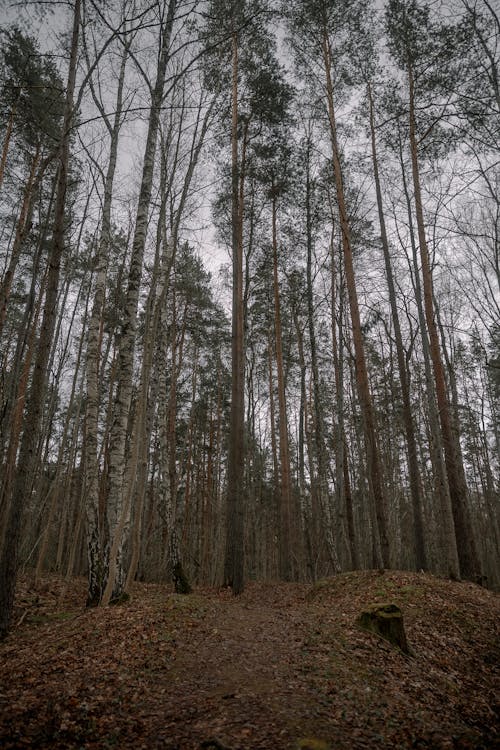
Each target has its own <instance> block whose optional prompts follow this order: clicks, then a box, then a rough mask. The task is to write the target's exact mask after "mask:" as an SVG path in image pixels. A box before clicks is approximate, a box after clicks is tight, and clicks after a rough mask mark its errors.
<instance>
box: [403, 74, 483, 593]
mask: <svg viewBox="0 0 500 750" xmlns="http://www.w3.org/2000/svg"><path fill="white" fill-rule="evenodd" d="M408 83H409V96H410V122H409V130H410V149H411V164H412V175H413V189H414V199H415V214H416V218H417V232H418V241H419V246H420V260H421V263H422V279H423V287H424V310H425V319H426V323H427V330H428V332H429V342H430V354H431V359H432V366H433V370H434V380H435V383H436V397H437V402H438V409H439V419H440V423H441V433H442V437H443V447H444V457H445V464H446V473H447V476H448V485H449V488H450V499H451V507H452V510H453V518H454V521H455V533H456V538H457V551H458V558H459V562H460V573H461V575H463V576H464V577H465V578H469V579H472V580H474V579H476V578H477V577H478V575H479V574H480V570H479V561H478V559H477V552H476V549H475V545H474V540H473V538H472V535H471V529H470V528H469V525H468V523H467V487H466V486H465V484H464V482H463V476H464V472H463V466H462V467H461V468H460V467H459V466H458V463H457V456H456V453H455V449H454V441H453V431H452V425H451V417H450V407H449V404H448V396H447V389H446V381H445V377H444V369H443V363H442V359H441V351H440V348H439V338H438V333H437V326H436V322H435V320H434V305H433V283H432V271H431V265H430V259H429V250H428V247H427V239H426V236H425V222H424V212H423V207H422V192H421V188H420V171H419V163H418V145H417V135H416V120H415V95H414V81H413V71H412V67H411V65H409V66H408Z"/></svg>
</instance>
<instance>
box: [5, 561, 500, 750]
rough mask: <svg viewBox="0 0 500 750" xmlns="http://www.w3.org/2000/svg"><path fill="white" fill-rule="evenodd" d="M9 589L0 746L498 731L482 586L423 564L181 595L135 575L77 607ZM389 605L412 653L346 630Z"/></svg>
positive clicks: (76, 601)
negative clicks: (116, 600)
mask: <svg viewBox="0 0 500 750" xmlns="http://www.w3.org/2000/svg"><path fill="white" fill-rule="evenodd" d="M45 584H46V585H45V587H44V593H42V594H35V592H33V591H30V590H29V588H28V587H27V585H26V584H25V585H24V586H22V585H21V586H20V592H19V597H18V611H17V621H18V623H19V625H18V627H17V628H16V629H14V631H13V633H12V634H11V635H10V636H9V638H8V639H7V640H6V641H5V642H4V643H3V644H0V670H1V682H0V745H1V746H2V747H3V748H21V747H40V748H42V747H46V748H49V747H50V748H69V747H85V748H107V747H117V748H141V747H143V748H164V749H165V750H190V749H191V748H193V749H194V748H201V747H205V748H212V749H213V750H221V749H222V748H224V749H226V748H231V749H232V750H237V749H238V748H245V749H250V748H252V749H257V748H262V750H265V749H266V748H269V750H271V749H272V750H281V749H283V750H286V749H287V748H302V750H306V749H307V748H310V749H311V750H327V749H329V750H333V749H334V748H335V750H343V749H344V748H345V750H347V749H348V748H349V749H351V748H407V747H415V748H443V749H444V748H463V749H465V748H487V747H493V746H495V744H496V743H498V742H499V735H498V733H497V730H498V703H496V701H498V694H499V687H500V683H499V662H500V660H499V651H498V643H499V639H498V635H499V633H498V622H499V619H500V618H499V614H500V607H499V600H498V597H497V596H496V595H495V594H493V593H491V592H488V591H486V590H484V589H481V588H479V587H478V586H475V585H473V584H468V583H453V582H450V581H444V580H440V579H438V578H434V577H432V576H429V575H424V574H411V573H398V572H393V571H390V572H386V573H385V574H379V573H377V572H373V571H367V572H357V573H346V574H343V575H340V576H337V577H335V578H332V579H328V580H326V581H322V582H320V583H319V584H317V585H315V586H307V585H302V584H249V585H248V587H247V590H246V591H245V593H244V594H243V595H242V596H241V597H238V598H233V597H231V596H230V595H229V593H228V592H217V591H216V590H214V589H210V590H208V589H203V590H198V591H197V592H196V593H195V594H193V595H191V596H189V597H180V596H176V595H174V594H172V593H169V592H168V591H167V590H166V589H165V587H161V586H153V585H145V584H143V585H139V584H138V585H137V586H136V588H135V590H134V592H133V597H132V599H131V601H130V602H128V603H127V604H125V605H122V606H120V607H112V608H108V609H97V610H88V611H86V610H84V609H83V606H82V603H83V601H84V599H85V583H84V582H83V581H79V582H76V583H75V584H74V587H73V588H72V590H71V591H70V592H69V596H68V597H67V598H66V599H65V601H64V602H63V604H62V607H63V608H65V609H63V610H61V609H57V608H56V601H57V596H58V594H59V589H60V583H59V582H58V581H57V579H54V578H52V579H47V581H46V582H45ZM388 601H391V602H394V603H396V604H398V605H399V606H400V607H401V608H402V610H403V614H404V619H405V625H406V632H407V636H408V641H409V644H410V647H411V648H412V650H413V652H414V657H413V658H410V657H406V656H404V655H403V654H401V653H400V652H398V651H397V650H396V649H394V648H393V647H391V646H390V645H389V644H388V643H387V642H385V641H384V640H382V639H380V638H378V637H377V636H375V635H372V634H370V633H367V632H364V631H362V630H360V629H359V628H358V627H357V626H356V624H355V621H356V617H357V615H358V614H359V612H360V611H361V609H362V608H363V607H364V606H365V605H367V604H370V603H375V602H388Z"/></svg>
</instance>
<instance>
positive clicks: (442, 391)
mask: <svg viewBox="0 0 500 750" xmlns="http://www.w3.org/2000/svg"><path fill="white" fill-rule="evenodd" d="M386 22H387V33H388V39H389V45H390V49H391V52H392V54H393V56H394V58H395V59H396V61H397V62H398V63H399V65H400V66H401V67H402V68H403V69H404V70H405V72H406V76H407V84H408V134H409V143H410V153H411V165H412V178H413V191H414V201H415V216H416V221H417V233H418V242H419V247H420V260H421V263H422V281H423V292H424V309H425V318H426V325H427V330H428V334H429V341H430V353H431V359H432V365H433V371H434V379H435V385H436V396H437V402H438V408H439V418H440V424H441V431H442V437H443V446H444V454H445V462H446V472H447V476H448V484H449V488H450V498H451V503H452V509H453V517H454V522H455V532H456V535H457V550H458V555H459V560H460V571H461V574H462V575H463V576H465V577H466V578H476V577H477V576H478V575H479V570H478V559H477V552H476V549H475V542H474V538H473V533H472V529H471V528H470V524H469V521H468V507H467V485H466V482H465V474H464V469H463V464H462V463H461V461H460V460H459V457H458V455H457V450H456V446H455V445H454V436H453V427H452V421H451V415H450V407H449V402H448V394H447V386H446V380H445V375H444V368H443V362H442V357H441V350H440V345H439V335H438V329H437V323H436V319H435V316H436V313H435V309H434V292H433V279H432V270H431V261H430V254H429V249H428V244H427V237H426V229H425V219H424V210H423V204H422V191H421V184H420V182H421V181H420V163H419V141H420V142H421V141H422V139H423V137H426V136H428V135H429V133H430V131H431V130H432V128H433V127H434V124H435V123H434V122H431V125H430V126H429V125H428V123H424V124H425V125H426V126H427V128H426V130H425V131H424V132H422V131H421V127H422V126H420V130H419V123H418V120H417V109H416V107H417V104H418V103H419V102H421V100H422V99H424V97H425V96H427V97H429V96H432V95H435V94H437V93H440V92H442V91H444V92H445V93H446V91H447V90H448V87H449V85H450V79H452V77H453V75H456V68H455V69H454V68H453V66H452V63H453V62H455V60H456V58H454V54H455V53H454V51H453V46H452V44H453V40H454V39H456V38H457V30H456V29H454V28H452V27H447V26H443V25H441V26H436V25H434V24H433V23H432V21H431V19H430V13H429V9H428V8H427V7H426V6H419V5H418V3H417V2H416V0H390V2H389V5H388V8H387V15H386ZM431 66H432V67H431ZM424 71H425V74H424ZM424 100H425V99H424ZM428 117H429V115H428V114H427V118H428ZM437 121H438V122H439V117H438V120H437Z"/></svg>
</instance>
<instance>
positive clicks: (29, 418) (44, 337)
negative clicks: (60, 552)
mask: <svg viewBox="0 0 500 750" xmlns="http://www.w3.org/2000/svg"><path fill="white" fill-rule="evenodd" d="M80 7H81V1H80V0H76V1H75V6H74V14H73V31H72V38H71V47H70V62H69V69H68V82H67V86H66V101H65V108H64V119H63V126H62V133H61V141H60V151H59V165H58V166H59V173H58V181H57V192H56V201H55V211H54V226H53V232H52V248H51V251H50V256H49V260H48V272H47V282H46V295H45V302H44V310H43V318H42V324H41V331H40V337H39V340H38V347H37V353H36V359H35V374H34V377H33V381H32V384H31V390H30V394H29V397H28V402H27V405H26V415H25V421H24V430H23V437H22V442H21V447H20V452H19V459H18V467H17V473H16V478H15V483H14V487H13V492H12V500H11V506H10V512H9V516H8V519H7V533H6V535H5V541H4V544H3V549H2V553H1V558H0V612H1V615H0V637H4V636H5V635H6V634H7V632H8V629H9V625H10V618H11V614H12V608H13V604H14V593H15V585H16V573H17V560H18V551H19V537H20V530H21V519H22V514H23V509H24V507H25V503H26V497H27V494H28V491H29V489H30V487H31V478H32V474H33V470H34V468H35V465H34V464H35V459H36V441H37V437H38V433H39V429H40V424H41V419H42V413H43V406H44V400H45V397H46V393H47V365H48V360H49V355H50V350H51V346H52V338H53V335H54V328H55V323H56V316H57V297H58V291H59V275H60V268H61V259H62V256H63V252H64V239H65V230H66V225H65V207H66V204H65V201H66V189H67V180H68V162H69V144H70V133H71V123H72V118H73V93H74V89H75V77H76V65H77V59H78V40H79V30H80Z"/></svg>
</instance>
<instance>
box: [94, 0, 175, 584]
mask: <svg viewBox="0 0 500 750" xmlns="http://www.w3.org/2000/svg"><path fill="white" fill-rule="evenodd" d="M176 6H177V0H169V3H168V11H167V16H166V19H165V24H164V27H163V28H162V34H161V50H160V56H159V60H158V68H157V74H156V83H155V87H154V91H153V96H152V102H151V108H150V112H149V122H148V134H147V139H146V146H145V151H144V160H143V171H142V181H141V188H140V193H139V201H138V205H137V214H136V221H135V232H134V239H133V243H132V253H131V258H130V267H129V278H128V288H127V294H126V302H125V306H124V311H123V316H124V319H123V323H122V328H121V336H120V344H119V352H118V359H119V366H118V386H117V392H116V397H115V403H114V407H113V411H114V419H113V425H112V429H111V435H110V458H109V496H108V508H107V521H108V528H109V535H110V536H109V538H110V540H111V539H113V537H114V536H115V534H116V533H120V529H123V531H125V529H126V528H127V526H128V522H127V519H126V518H124V519H123V521H122V516H123V514H124V512H126V509H125V508H124V506H123V500H124V497H123V493H124V492H125V493H126V492H128V488H126V487H124V485H123V480H124V475H125V446H126V441H127V427H128V418H129V412H130V404H131V399H132V375H133V365H134V351H135V339H136V328H137V308H138V302H139V291H140V285H141V279H142V266H143V258H144V249H145V244H146V233H147V224H148V212H149V205H150V202H151V191H152V185H153V173H154V165H155V154H156V141H157V136H158V128H159V121H160V110H161V105H162V100H163V90H164V85H165V76H166V69H167V63H168V60H169V56H170V54H169V47H170V38H171V34H172V28H173V24H174V16H175V10H176ZM122 546H123V539H122V540H120V542H119V543H118V544H117V545H116V549H117V555H118V557H117V558H116V559H114V560H111V559H109V551H110V550H109V549H108V551H107V552H108V554H107V555H106V556H105V557H106V558H108V559H107V560H106V559H105V567H106V569H108V568H109V569H110V568H111V566H112V567H113V569H114V570H115V571H116V574H115V576H114V580H113V581H112V597H111V598H117V597H119V596H120V595H121V594H122V590H123V585H124V576H123V573H124V571H123V564H122V559H121V550H122ZM108 575H109V574H108V573H106V578H107V577H108ZM106 586H107V583H106Z"/></svg>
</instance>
